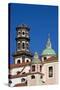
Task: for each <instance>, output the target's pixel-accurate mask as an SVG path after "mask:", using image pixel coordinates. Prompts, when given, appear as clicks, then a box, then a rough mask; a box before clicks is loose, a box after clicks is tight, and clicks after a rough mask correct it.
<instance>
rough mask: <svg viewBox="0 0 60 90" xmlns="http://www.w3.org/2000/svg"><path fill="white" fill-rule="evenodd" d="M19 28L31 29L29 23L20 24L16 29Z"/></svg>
mask: <svg viewBox="0 0 60 90" xmlns="http://www.w3.org/2000/svg"><path fill="white" fill-rule="evenodd" d="M19 29H27V30H30V28H29V27H28V25H26V24H21V25H18V26H17V27H16V30H19Z"/></svg>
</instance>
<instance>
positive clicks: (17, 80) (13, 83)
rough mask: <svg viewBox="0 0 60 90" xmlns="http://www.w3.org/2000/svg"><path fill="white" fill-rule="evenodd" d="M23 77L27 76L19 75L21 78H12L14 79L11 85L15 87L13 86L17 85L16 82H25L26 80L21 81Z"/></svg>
mask: <svg viewBox="0 0 60 90" xmlns="http://www.w3.org/2000/svg"><path fill="white" fill-rule="evenodd" d="M22 78H24V79H26V77H19V78H14V79H10V80H11V81H12V84H11V87H13V86H15V85H16V84H19V83H25V81H24V82H21V79H22Z"/></svg>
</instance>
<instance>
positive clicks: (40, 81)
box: [27, 74, 43, 86]
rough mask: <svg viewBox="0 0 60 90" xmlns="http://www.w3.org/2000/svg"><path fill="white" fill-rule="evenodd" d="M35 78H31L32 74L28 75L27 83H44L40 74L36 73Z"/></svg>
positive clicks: (31, 84) (34, 84)
mask: <svg viewBox="0 0 60 90" xmlns="http://www.w3.org/2000/svg"><path fill="white" fill-rule="evenodd" d="M34 75H35V78H34V79H31V76H32V75H29V76H27V80H28V81H27V85H28V86H36V85H42V84H43V83H42V79H40V74H34Z"/></svg>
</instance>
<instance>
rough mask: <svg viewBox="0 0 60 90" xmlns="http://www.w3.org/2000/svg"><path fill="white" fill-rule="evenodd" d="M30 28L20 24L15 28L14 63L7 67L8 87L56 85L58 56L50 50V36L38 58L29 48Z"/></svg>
mask: <svg viewBox="0 0 60 90" xmlns="http://www.w3.org/2000/svg"><path fill="white" fill-rule="evenodd" d="M29 31H30V28H29V27H28V26H27V25H25V24H21V25H20V26H17V28H16V32H17V35H16V52H15V53H14V54H13V60H14V63H13V64H10V65H9V75H8V77H9V86H11V87H18V86H34V85H35V86H36V85H49V84H57V83H58V56H57V54H56V53H55V51H54V49H53V48H52V44H51V40H50V36H48V40H47V43H46V48H45V49H44V50H43V51H42V54H41V55H40V57H39V56H38V53H37V52H35V54H32V53H31V51H30V48H29V43H30V35H29Z"/></svg>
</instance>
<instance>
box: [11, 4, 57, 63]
mask: <svg viewBox="0 0 60 90" xmlns="http://www.w3.org/2000/svg"><path fill="white" fill-rule="evenodd" d="M22 23H25V24H27V25H28V26H29V27H30V29H31V30H30V39H31V40H30V50H31V52H33V53H34V52H35V51H37V52H38V54H39V55H40V54H41V53H42V51H43V50H44V48H45V46H46V42H47V39H48V34H49V33H50V38H51V43H52V48H53V49H54V50H55V52H56V53H58V7H57V6H47V5H30V4H29V5H27V4H16V3H14V4H10V63H14V60H13V57H12V54H13V53H14V52H15V51H16V41H15V38H16V26H17V25H20V24H22Z"/></svg>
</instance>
